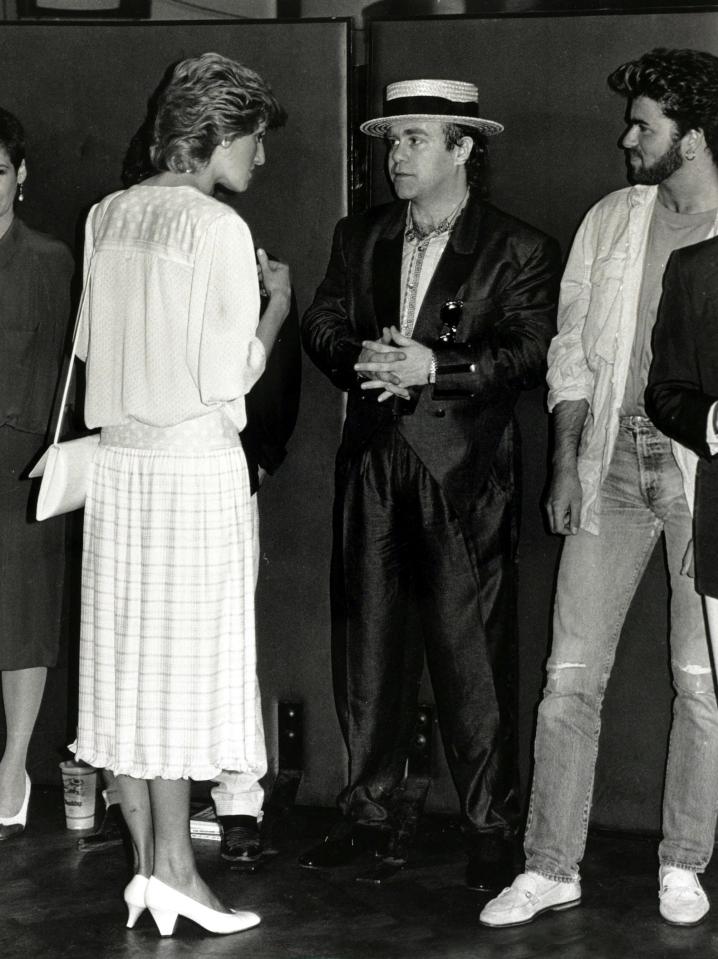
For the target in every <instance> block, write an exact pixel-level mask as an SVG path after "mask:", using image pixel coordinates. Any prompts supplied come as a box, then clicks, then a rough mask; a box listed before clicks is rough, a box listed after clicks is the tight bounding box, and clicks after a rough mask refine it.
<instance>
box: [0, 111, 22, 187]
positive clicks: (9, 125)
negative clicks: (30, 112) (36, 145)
mask: <svg viewBox="0 0 718 959" xmlns="http://www.w3.org/2000/svg"><path fill="white" fill-rule="evenodd" d="M0 146H2V147H5V150H6V152H7V155H8V157H9V158H10V162H11V163H12V165H13V167H14V168H15V172H16V173H17V171H18V170H19V168H20V164H21V163H22V161H23V160H24V159H25V131H24V130H23V128H22V124H21V123H20V121H19V120H18V118H17V117H16V116H15V114H14V113H10V111H9V110H3V108H2V107H0Z"/></svg>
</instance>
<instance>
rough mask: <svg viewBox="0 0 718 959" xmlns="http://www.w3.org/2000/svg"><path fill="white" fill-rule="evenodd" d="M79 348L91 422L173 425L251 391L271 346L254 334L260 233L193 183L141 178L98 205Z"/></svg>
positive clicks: (240, 410) (241, 412) (235, 415)
mask: <svg viewBox="0 0 718 959" xmlns="http://www.w3.org/2000/svg"><path fill="white" fill-rule="evenodd" d="M84 276H85V290H84V291H83V300H82V305H81V308H80V314H79V316H78V333H77V355H78V356H79V357H80V359H83V360H86V362H87V392H86V398H85V422H86V424H87V426H88V427H90V428H93V427H96V426H117V425H120V424H122V423H126V422H127V421H128V420H129V419H130V418H132V419H136V420H139V421H140V422H142V423H148V424H150V425H151V426H174V425H175V424H177V423H181V422H184V421H185V420H189V419H193V418H195V417H198V416H203V415H204V414H205V413H209V412H211V411H212V410H214V409H217V408H218V407H220V406H224V408H225V409H226V411H227V413H228V414H229V415H230V417H231V418H232V419H233V421H234V422H235V424H236V426H237V429H238V430H242V429H243V428H244V426H245V425H246V414H245V409H244V396H245V394H247V393H248V392H249V390H250V389H251V388H252V386H253V385H254V383H255V382H256V381H257V380H258V379H259V377H260V376H261V374H262V372H263V370H264V365H265V362H266V356H265V352H264V347H263V345H262V343H261V342H260V340H258V339H257V337H256V335H255V334H256V330H257V323H258V321H259V285H258V282H257V268H256V261H255V255H254V246H253V244H252V237H251V234H250V232H249V228H248V227H247V224H246V223H245V222H244V220H242V218H241V217H240V216H239V214H237V213H236V212H235V211H234V210H232V209H231V207H229V206H227V205H226V204H224V203H220V202H219V201H218V200H214V199H212V198H211V197H208V196H205V194H203V193H202V192H201V191H200V190H197V189H195V188H194V187H190V186H177V187H166V186H164V187H163V186H151V185H143V184H138V185H137V186H134V187H131V188H130V189H129V190H124V191H121V192H119V193H112V194H110V196H107V197H105V199H104V200H102V201H101V202H100V203H98V204H96V205H95V206H93V207H92V209H91V210H90V213H89V216H88V218H87V223H86V226H85V272H84Z"/></svg>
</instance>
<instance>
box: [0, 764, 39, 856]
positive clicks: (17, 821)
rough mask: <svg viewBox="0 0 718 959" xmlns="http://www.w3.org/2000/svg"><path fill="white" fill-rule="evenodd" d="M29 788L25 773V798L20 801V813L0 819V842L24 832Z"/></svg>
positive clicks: (29, 783)
mask: <svg viewBox="0 0 718 959" xmlns="http://www.w3.org/2000/svg"><path fill="white" fill-rule="evenodd" d="M31 788H32V783H31V782H30V777H29V776H28V774H27V773H25V798H24V799H23V801H22V806H20V812H19V813H18V814H17V815H16V816H6V817H5V818H2V817H0V840H2V839H11V838H12V837H13V836H18V835H19V834H20V833H21V832H24V830H25V824H26V823H27V807H28V804H29V802H30V790H31Z"/></svg>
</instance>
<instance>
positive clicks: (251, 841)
mask: <svg viewBox="0 0 718 959" xmlns="http://www.w3.org/2000/svg"><path fill="white" fill-rule="evenodd" d="M217 821H218V822H219V824H220V826H221V827H222V841H221V843H220V846H219V854H220V856H221V857H222V859H224V861H225V862H230V863H239V864H240V865H241V864H246V865H249V864H251V863H254V862H258V861H259V860H260V859H261V858H262V840H261V838H260V835H259V824H258V822H257V820H256V819H255V818H254V816H217Z"/></svg>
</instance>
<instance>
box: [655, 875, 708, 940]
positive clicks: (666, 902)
mask: <svg viewBox="0 0 718 959" xmlns="http://www.w3.org/2000/svg"><path fill="white" fill-rule="evenodd" d="M658 884H659V886H660V890H659V893H658V909H659V911H660V913H661V915H662V916H663V918H664V919H665V920H666V922H670V923H671V925H673V926H697V925H698V923H699V922H703V920H704V919H705V917H706V916H707V915H708V910H709V909H710V907H711V904H710V902H709V901H708V896H706V894H705V892H704V891H703V887H702V886H701V884H700V882H699V881H698V876H697V875H696V873H695V872H693V870H692V869H678V868H677V867H675V866H661V868H660V870H659V872H658Z"/></svg>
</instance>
